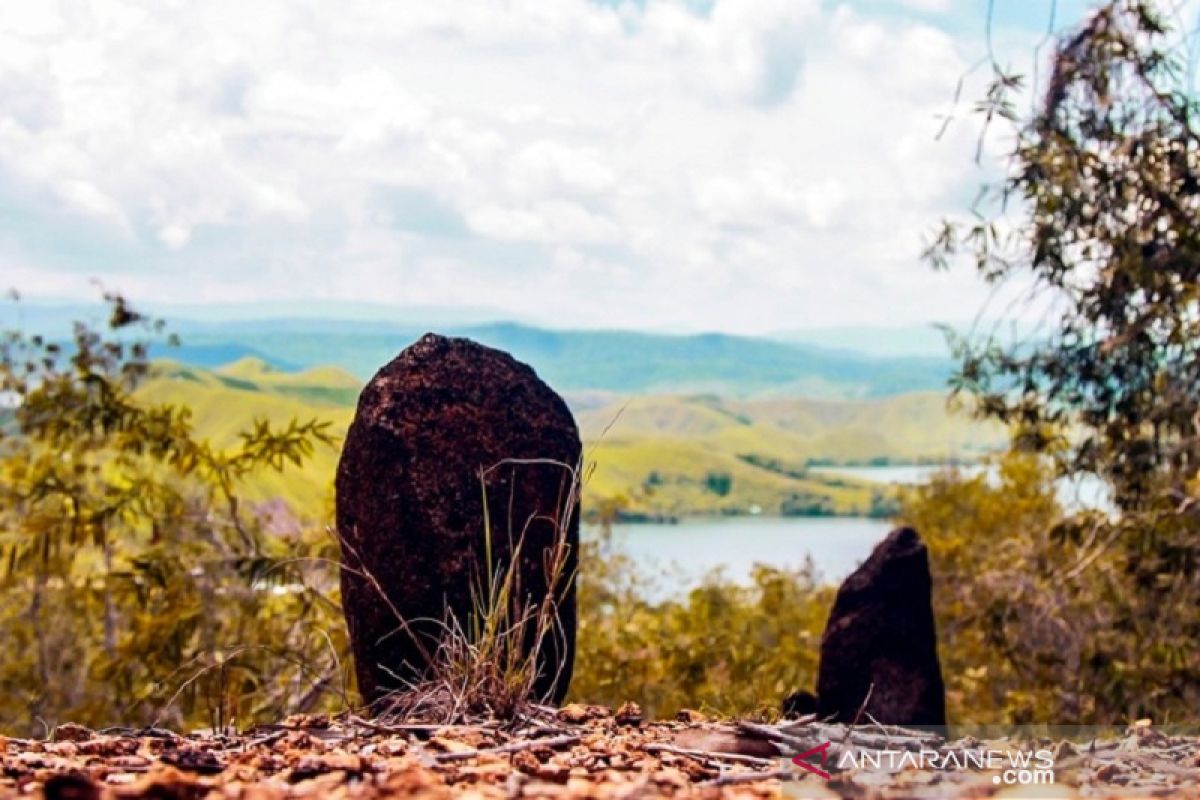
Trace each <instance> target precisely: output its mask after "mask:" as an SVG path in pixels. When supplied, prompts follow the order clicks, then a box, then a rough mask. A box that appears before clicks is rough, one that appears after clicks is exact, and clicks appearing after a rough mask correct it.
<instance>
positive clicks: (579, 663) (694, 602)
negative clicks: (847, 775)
mask: <svg viewBox="0 0 1200 800" xmlns="http://www.w3.org/2000/svg"><path fill="white" fill-rule="evenodd" d="M655 580H656V576H654V575H650V574H647V573H645V572H644V571H642V570H641V569H639V567H638V566H637V564H635V563H634V562H632V561H631V560H630V559H629V558H628V557H627V556H625V555H623V554H621V553H620V552H615V551H613V550H612V549H611V547H610V546H609V545H608V544H605V543H599V544H597V543H592V544H590V545H589V546H587V547H585V550H584V553H583V558H582V560H581V565H580V590H579V603H580V606H579V640H578V644H579V650H578V655H577V657H576V662H575V675H574V678H573V679H572V681H571V697H572V698H575V699H577V700H580V701H585V702H601V703H608V704H611V705H616V704H619V703H621V702H623V701H625V700H634V701H636V702H637V703H638V704H640V705H641V706H642V708H643V709H644V710H645V711H646V712H647V713H648V714H650V715H652V716H657V717H664V716H668V715H671V714H674V713H675V712H676V711H678V710H679V709H681V708H695V709H701V710H708V711H713V712H718V713H726V714H735V713H750V712H765V713H770V712H772V711H777V710H778V707H779V702H780V700H782V698H783V697H784V696H786V695H787V694H790V693H791V692H793V691H796V690H797V689H811V688H812V687H813V686H814V684H815V683H816V668H817V655H818V652H819V647H820V637H821V632H822V630H823V629H824V625H825V618H826V616H827V615H828V613H829V608H830V606H831V604H832V602H833V590H832V589H831V588H829V587H819V586H816V585H815V584H814V582H813V579H812V573H811V570H810V571H803V572H789V571H783V570H777V569H773V568H771V567H768V566H759V567H756V568H755V570H754V574H753V580H752V583H751V584H750V585H749V586H743V585H739V584H736V583H733V582H732V581H730V580H728V579H726V578H723V577H722V576H721V575H720V574H719V573H714V574H712V575H710V576H709V577H708V578H707V579H706V580H705V581H704V582H703V583H702V584H701V585H700V586H699V587H697V588H695V589H693V590H691V591H690V592H688V593H687V595H686V596H684V597H681V598H678V599H671V600H666V601H652V600H650V599H649V598H650V597H652V596H653V592H652V591H651V588H652V585H653V583H654V581H655Z"/></svg>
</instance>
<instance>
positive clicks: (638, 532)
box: [583, 466, 1107, 596]
mask: <svg viewBox="0 0 1200 800" xmlns="http://www.w3.org/2000/svg"><path fill="white" fill-rule="evenodd" d="M939 469H941V467H938V466H887V467H829V468H827V469H823V470H822V471H823V472H826V473H827V474H831V475H832V474H836V475H844V476H846V477H851V478H859V479H863V480H869V481H874V482H876V483H890V484H914V483H919V482H922V481H924V480H927V479H928V478H929V477H930V476H931V475H932V474H934V473H935V472H937V471H938V470H939ZM980 469H981V468H980V467H964V468H963V471H964V472H966V473H968V474H971V473H972V472H974V473H978V471H979V470H980ZM1058 492H1059V500H1060V501H1061V502H1062V503H1063V504H1064V505H1065V506H1067V507H1068V508H1079V507H1092V508H1103V507H1105V505H1106V504H1107V494H1106V490H1105V487H1104V485H1103V484H1102V483H1101V482H1100V481H1098V480H1094V479H1093V480H1087V479H1084V480H1080V481H1075V482H1063V481H1060V482H1059V485H1058ZM891 527H892V523H891V522H890V521H889V520H881V519H869V518H866V517H785V518H778V517H734V518H697V519H685V520H682V521H680V522H678V523H676V524H671V525H660V524H636V525H615V526H614V527H613V543H614V544H615V545H616V546H618V547H620V548H621V549H622V550H624V551H625V552H627V553H629V554H630V555H631V556H632V557H633V559H634V561H635V562H636V563H637V564H638V565H639V566H641V567H642V568H643V569H645V570H646V571H647V572H650V573H666V574H664V575H663V576H662V577H661V578H660V579H659V587H658V588H659V589H660V593H661V595H662V596H666V595H670V594H674V593H677V592H679V591H684V590H686V589H688V588H689V587H691V586H694V585H696V584H697V583H698V582H699V580H700V578H701V577H703V576H704V575H705V574H706V573H708V572H710V571H711V570H713V569H715V568H718V567H719V568H722V569H723V570H724V572H725V575H726V576H727V577H729V578H733V579H735V580H738V581H745V580H747V579H748V578H749V576H750V571H751V569H752V568H753V567H754V565H755V564H767V565H769V566H773V567H779V568H791V569H798V568H800V567H803V566H804V563H805V560H806V559H807V558H812V561H813V564H814V565H815V566H816V568H817V571H818V573H819V574H820V576H821V578H822V579H824V580H825V581H826V582H829V583H837V582H840V581H841V580H842V579H843V578H845V577H846V576H847V575H849V574H850V573H851V572H853V571H854V569H855V567H857V566H858V565H859V564H860V563H862V561H863V559H865V558H866V557H867V556H868V555H870V553H871V549H872V548H873V547H874V546H875V545H876V544H877V543H878V542H879V540H880V539H882V538H883V537H884V536H885V535H887V532H888V531H889V530H890V529H891ZM596 535H597V532H596V531H595V530H592V529H588V528H586V527H585V528H584V530H583V536H584V537H585V538H588V537H594V536H596Z"/></svg>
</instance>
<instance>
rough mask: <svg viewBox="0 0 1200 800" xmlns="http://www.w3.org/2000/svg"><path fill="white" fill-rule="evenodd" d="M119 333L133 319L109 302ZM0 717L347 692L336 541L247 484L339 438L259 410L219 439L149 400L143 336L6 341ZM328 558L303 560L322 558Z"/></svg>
mask: <svg viewBox="0 0 1200 800" xmlns="http://www.w3.org/2000/svg"><path fill="white" fill-rule="evenodd" d="M110 302H111V303H112V305H113V327H114V328H122V329H127V328H129V327H131V326H132V325H133V324H134V323H136V322H138V321H139V320H140V317H139V316H138V315H136V314H135V313H133V312H132V311H131V310H130V309H128V307H127V306H126V305H125V303H124V301H123V300H121V299H120V298H115V297H114V298H111V299H110ZM0 344H2V347H0V392H3V393H5V396H6V397H7V398H10V399H15V400H16V401H17V402H16V403H14V404H12V410H11V411H10V413H9V414H8V416H7V418H3V419H0V433H2V434H3V436H2V437H0V556H2V559H3V561H2V563H3V569H4V572H3V574H2V576H0V639H2V640H3V641H4V642H5V649H4V652H3V656H2V657H0V729H4V730H17V731H22V732H39V731H40V728H41V726H52V725H54V724H55V723H57V722H61V721H67V720H75V721H79V722H83V723H85V724H92V725H102V724H132V725H148V724H170V725H172V726H176V727H195V726H201V725H206V724H207V725H213V726H218V727H220V726H224V725H229V724H234V723H246V722H249V721H253V720H255V719H260V718H264V717H266V718H270V717H276V716H278V715H280V714H281V713H285V712H287V711H289V710H311V709H313V708H315V707H316V706H317V705H318V704H319V703H321V702H322V701H327V700H328V698H330V697H331V696H337V695H338V694H339V693H341V694H342V695H343V696H344V694H345V693H344V691H343V687H344V685H345V678H344V671H343V670H344V659H342V658H341V657H340V655H339V654H340V653H342V652H344V650H345V637H344V635H342V633H341V631H342V629H343V628H342V623H341V620H340V614H339V613H338V608H337V605H336V602H331V601H330V600H329V599H327V597H326V593H327V592H328V591H329V590H330V589H331V588H332V585H333V576H334V575H335V572H334V571H333V570H332V569H330V568H329V566H328V565H329V564H330V561H329V558H330V557H332V556H333V555H334V551H335V548H333V547H332V542H331V540H330V539H328V538H327V537H325V536H324V535H323V534H322V533H319V532H315V531H314V532H312V533H309V534H304V533H302V532H300V531H294V532H293V533H292V535H290V536H287V537H283V536H277V535H270V534H268V533H267V532H266V531H264V529H263V520H262V518H261V517H260V515H258V514H256V513H254V511H253V509H248V508H247V507H246V504H244V503H242V502H241V490H242V488H243V487H244V486H246V485H248V484H250V483H253V482H254V481H255V480H256V479H257V478H258V477H260V476H261V475H263V474H264V473H269V472H276V473H283V472H284V471H285V470H286V469H287V467H288V466H289V465H290V466H294V467H302V466H303V463H304V461H305V459H306V458H308V457H311V456H312V454H313V453H314V451H315V448H316V447H317V446H318V445H325V446H327V445H328V444H329V438H328V436H327V435H326V433H325V426H323V425H322V423H320V422H319V421H309V422H300V421H297V420H295V419H292V420H289V421H287V422H284V423H282V424H280V425H272V424H269V423H267V422H266V421H263V420H259V421H256V422H254V423H253V424H250V425H248V426H246V427H245V428H244V429H242V430H241V431H239V432H237V433H236V435H232V436H230V437H228V439H227V440H226V441H222V442H221V443H220V444H219V445H218V444H214V443H213V442H212V441H209V440H206V439H202V438H199V437H198V436H197V435H196V433H195V430H194V428H193V420H192V419H191V417H190V414H189V412H188V411H187V409H186V407H184V406H176V405H168V404H163V403H157V402H153V401H151V400H150V399H149V398H148V397H145V396H136V395H135V394H134V393H133V390H134V387H135V386H137V385H138V384H139V382H141V381H142V380H144V379H145V377H146V375H147V372H148V364H147V362H146V360H145V352H146V350H145V346H144V345H142V344H140V343H129V342H127V341H126V340H124V339H122V338H120V337H118V336H112V337H108V336H106V335H102V334H100V333H97V332H94V331H92V330H89V329H87V328H86V327H77V328H76V331H75V335H74V339H73V341H72V343H71V346H70V348H69V349H68V350H67V352H64V348H62V347H60V346H59V345H57V344H54V343H48V342H46V341H44V340H42V339H40V338H38V337H36V336H34V337H25V336H23V335H21V334H20V333H12V334H6V335H5V337H4V339H3V341H2V342H0ZM314 565H315V567H316V568H315V569H309V567H311V566H314Z"/></svg>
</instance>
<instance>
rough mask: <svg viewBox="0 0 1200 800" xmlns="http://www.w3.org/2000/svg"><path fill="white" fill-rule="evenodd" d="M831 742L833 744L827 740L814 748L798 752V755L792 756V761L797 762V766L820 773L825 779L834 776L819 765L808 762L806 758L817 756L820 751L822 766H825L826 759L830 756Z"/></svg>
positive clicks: (813, 772)
mask: <svg viewBox="0 0 1200 800" xmlns="http://www.w3.org/2000/svg"><path fill="white" fill-rule="evenodd" d="M830 744H831V742H825V743H824V744H819V745H817V746H816V747H814V748H812V749H811V750H805V751H804V752H803V753H797V754H796V755H794V756H792V763H793V764H795V765H796V766H797V767H802V768H804V769H806V770H808V771H809V772H811V773H812V774H814V775H820V776H821V777H822V778H824V779H825V780H829V779H830V778H831V777H832V776H831V775H830V774H829V773H828V772H826V771H825V770H823V769H820V768H819V767H817V766H815V765H813V764H810V763H808V762H807V761H805V760H804V759H806V758H808V757H809V756H815V755H816V754H817V753H820V754H821V766H822V767H823V766H825V759H826V758H828V757H829V745H830Z"/></svg>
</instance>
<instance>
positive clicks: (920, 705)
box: [817, 528, 946, 727]
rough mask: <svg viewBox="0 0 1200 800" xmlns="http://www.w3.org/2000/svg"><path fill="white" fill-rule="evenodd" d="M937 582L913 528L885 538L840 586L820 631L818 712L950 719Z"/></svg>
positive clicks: (913, 720) (926, 723)
mask: <svg viewBox="0 0 1200 800" xmlns="http://www.w3.org/2000/svg"><path fill="white" fill-rule="evenodd" d="M932 588H933V586H932V581H931V579H930V575H929V558H928V553H927V552H926V549H925V543H924V542H922V541H921V537H920V536H918V535H917V532H916V531H915V530H913V529H912V528H899V529H897V530H894V531H892V532H891V533H889V534H888V535H887V538H885V539H884V540H883V541H882V542H880V543H879V544H878V545H877V546H876V547H875V550H874V551H873V552H872V553H871V556H870V557H869V558H868V559H867V560H866V561H865V562H863V564H862V566H860V567H859V568H858V569H857V570H855V571H854V573H853V574H851V575H850V577H848V578H846V580H845V582H843V583H842V585H841V588H839V589H838V593H837V598H836V600H835V601H834V604H833V611H831V612H830V614H829V622H828V623H827V624H826V626H825V634H824V635H823V636H822V637H821V664H820V668H819V672H818V676H817V713H818V714H819V715H820V716H822V717H833V718H835V719H836V720H837V721H839V722H846V723H850V722H854V721H855V720H856V719H858V714H859V710H860V709H862V708H863V702H864V700H867V697H868V693H869V695H870V699H869V700H867V704H866V707H865V709H864V711H865V713H864V714H863V716H862V720H861V721H862V722H864V723H865V722H868V721H869V718H868V717H867V715H868V714H869V715H870V719H874V720H876V721H878V722H881V723H886V724H892V725H910V726H921V727H936V726H942V725H945V724H946V690H945V686H944V684H943V682H942V669H941V665H940V663H939V661H938V654H937V633H936V626H935V623H934V618H933V602H932Z"/></svg>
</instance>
